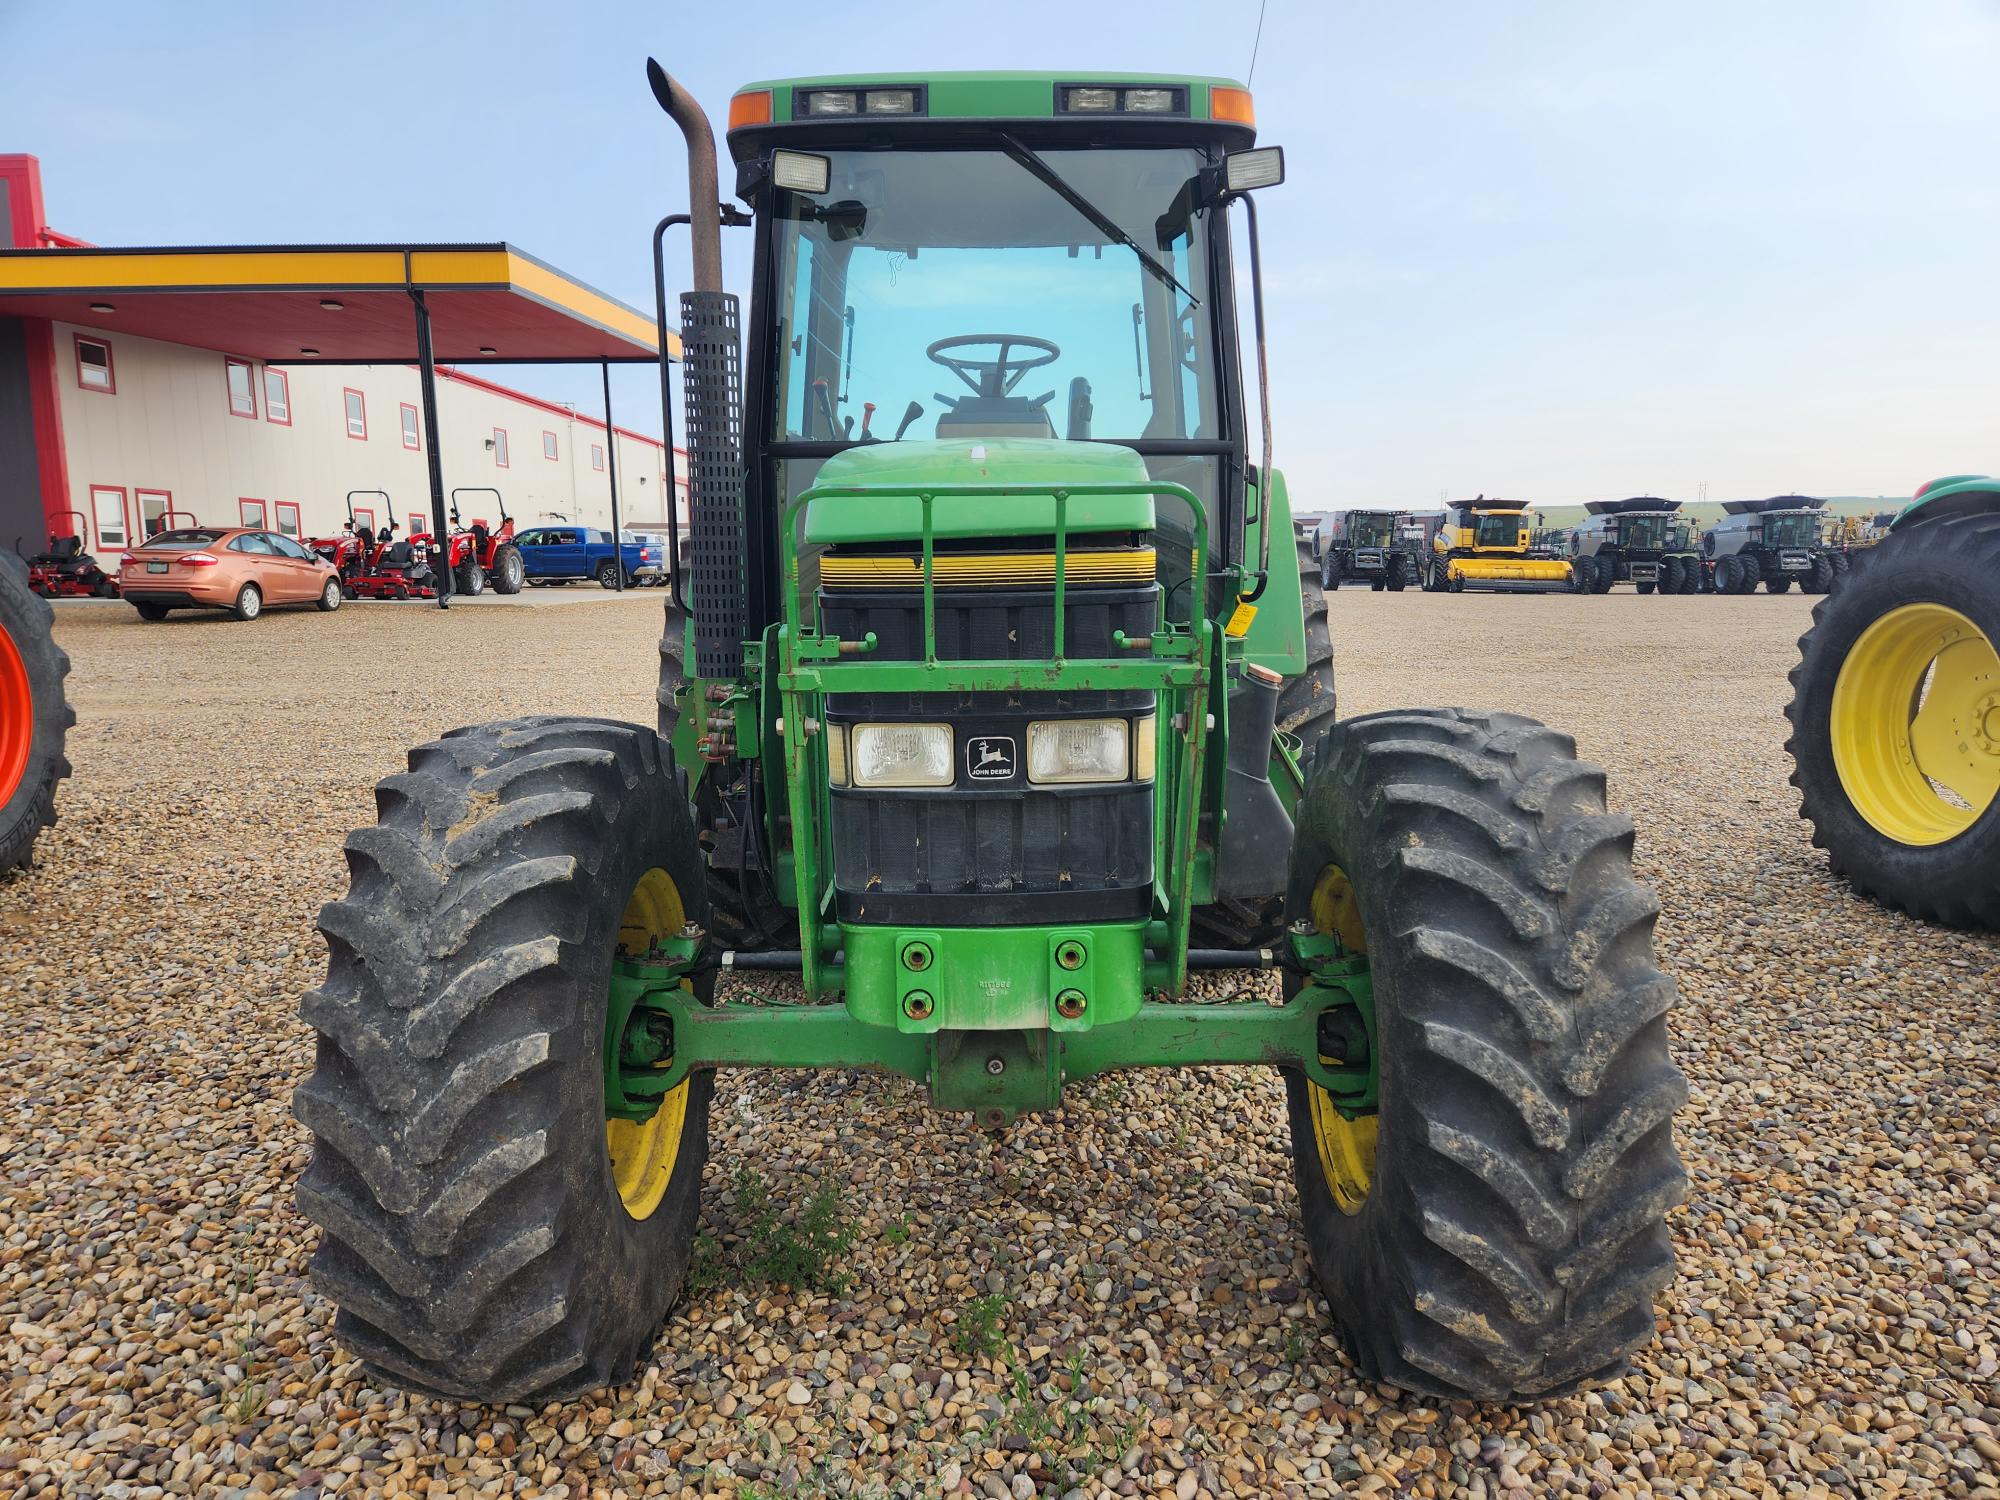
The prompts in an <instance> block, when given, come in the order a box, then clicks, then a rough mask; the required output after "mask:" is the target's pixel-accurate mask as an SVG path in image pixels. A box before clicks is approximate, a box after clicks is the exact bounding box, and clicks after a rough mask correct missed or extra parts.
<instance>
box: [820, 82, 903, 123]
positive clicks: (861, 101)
mask: <svg viewBox="0 0 2000 1500" xmlns="http://www.w3.org/2000/svg"><path fill="white" fill-rule="evenodd" d="M923 112H924V99H923V91H922V90H921V89H917V88H913V87H912V88H886V89H806V90H804V91H803V92H801V93H800V94H799V96H798V104H797V105H796V107H795V108H794V109H793V111H792V116H793V118H794V119H807V118H811V119H823V118H826V117H828V116H839V115H920V114H922V113H923Z"/></svg>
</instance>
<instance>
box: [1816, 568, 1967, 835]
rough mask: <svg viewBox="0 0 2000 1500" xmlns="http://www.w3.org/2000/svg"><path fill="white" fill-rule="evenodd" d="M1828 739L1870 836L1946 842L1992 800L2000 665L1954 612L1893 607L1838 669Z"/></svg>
mask: <svg viewBox="0 0 2000 1500" xmlns="http://www.w3.org/2000/svg"><path fill="white" fill-rule="evenodd" d="M1828 731H1829V735H1830V738H1831V740H1832V747H1833V766H1834V770H1835V772H1836V773H1837V774H1838V775H1839V777H1840V785H1841V788H1842V790H1844V791H1845V792H1846V793H1847V800H1848V801H1849V802H1851V803H1853V804H1854V810H1855V811H1856V812H1858V813H1860V814H1861V816H1862V817H1863V818H1864V819H1865V820H1866V821H1867V823H1868V825H1869V826H1870V827H1871V828H1873V829H1874V830H1875V831H1876V832H1877V833H1879V834H1881V835H1883V836H1884V837H1885V838H1890V839H1893V840H1895V841H1896V842H1897V843H1899V844H1910V845H1916V846H1924V845H1931V844H1942V843H1944V842H1946V841H1947V840H1949V839H1954V838H1956V837H1958V835H1960V834H1961V833H1964V832H1965V831H1966V830H1967V829H1968V828H1970V827H1972V825H1973V824H1974V823H1976V822H1978V821H1979V818H1980V816H1981V815H1982V814H1983V813H1984V812H1985V811H1986V810H1987V808H1989V807H1991V806H1992V805H1993V799H1994V797H1995V795H1996V794H2000V656H1996V655H1995V654H1994V649H1993V642H1991V641H1989V640H1988V639H1987V638H1986V636H1985V634H1984V632H1982V631H1981V630H1980V628H1979V627H1978V626H1977V625H1975V624H1973V623H1972V621H1970V620H1969V619H1967V618H1966V617H1965V616H1964V615H1962V614H1960V613H1959V612H1958V611H1957V610H1955V609H1950V608H1947V607H1946V606H1944V605H1942V604H1905V605H1902V606H1901V607H1899V608H1897V609H1892V610H1890V611H1889V612H1888V613H1887V614H1885V615H1883V616H1882V618H1880V619H1879V620H1877V621H1875V622H1874V623H1873V624H1872V625H1870V626H1869V627H1868V628H1867V629H1866V630H1864V631H1863V632H1862V633H1861V638H1860V639H1859V640H1857V641H1856V642H1855V643H1854V645H1853V648H1852V649H1851V650H1849V651H1848V653H1847V658H1846V660H1844V661H1843V662H1841V664H1840V675H1839V676H1838V677H1837V678H1836V679H1835V681H1834V685H1833V705H1832V710H1831V713H1830V715H1829V722H1828Z"/></svg>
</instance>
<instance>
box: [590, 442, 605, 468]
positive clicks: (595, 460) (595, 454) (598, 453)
mask: <svg viewBox="0 0 2000 1500" xmlns="http://www.w3.org/2000/svg"><path fill="white" fill-rule="evenodd" d="M590 466H591V468H593V469H595V470H597V472H598V473H600V474H602V473H603V472H604V445H603V444H602V443H592V444H591V445H590Z"/></svg>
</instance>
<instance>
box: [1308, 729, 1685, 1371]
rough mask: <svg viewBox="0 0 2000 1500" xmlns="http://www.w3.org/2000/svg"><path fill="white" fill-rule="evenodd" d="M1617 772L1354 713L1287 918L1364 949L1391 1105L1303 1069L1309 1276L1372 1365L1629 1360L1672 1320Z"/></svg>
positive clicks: (1658, 1100) (1634, 891)
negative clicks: (1373, 1102)
mask: <svg viewBox="0 0 2000 1500" xmlns="http://www.w3.org/2000/svg"><path fill="white" fill-rule="evenodd" d="M1631 847H1632V824H1631V822H1630V820H1629V819H1627V818H1625V817H1623V816H1620V815H1614V814H1610V813H1607V812H1606V810H1605V801H1604V777H1603V774H1602V773H1601V772H1600V771H1598V770H1597V769H1596V768H1595V767H1592V766H1589V765H1586V764H1584V763H1582V762H1580V761H1578V760H1577V759H1576V756H1575V751H1574V746H1573V744H1572V742H1571V741H1570V739H1569V738H1568V737H1567V736H1565V735H1561V734H1557V733H1555V732H1554V731H1552V730H1550V729H1547V728H1545V727H1544V726H1542V725H1541V724H1538V723H1536V722H1534V721H1533V720H1531V719H1525V718H1519V717H1515V716H1513V715H1506V714H1478V713H1467V712H1462V711H1459V710H1453V709H1436V710H1421V711H1415V712H1409V713H1387V714H1373V715H1367V716H1364V717H1362V718H1359V719H1350V720H1347V721H1345V722H1343V723H1342V724H1340V725H1339V726H1338V727H1337V728H1336V729H1335V731H1334V733H1333V735H1332V736H1331V737H1330V738H1329V739H1328V741H1327V744H1326V749H1325V753H1324V755H1323V756H1322V760H1321V765H1320V767H1319V769H1318V772H1317V773H1316V774H1315V775H1314V776H1313V778H1312V780H1311V782H1310V783H1309V784H1308V785H1307V788H1306V791H1305V794H1304V797H1303V798H1302V800H1301V803H1300V808H1299V825H1298V840H1297V844H1296V846H1295V849H1294V854H1293V865H1292V877H1291V888H1290V891H1289V894H1288V897H1287V915H1288V917H1290V918H1292V919H1293V920H1305V921H1308V922H1310V923H1311V925H1312V926H1313V927H1314V928H1316V929H1317V930H1320V931H1323V932H1333V933H1336V934H1339V935H1341V936H1342V937H1343V940H1344V941H1345V942H1346V943H1347V946H1348V947H1349V948H1350V949H1360V950H1362V951H1365V952H1366V954H1367V957H1368V960H1369V965H1370V975H1371V978H1372V981H1373V989H1374V1012H1375V1015H1374V1037H1373V1048H1374V1055H1375V1057H1376V1058H1377V1059H1378V1073H1379V1090H1378V1098H1379V1105H1378V1108H1377V1110H1376V1111H1375V1113H1373V1114H1372V1115H1362V1116H1360V1117H1359V1118H1358V1119H1356V1120H1354V1121H1352V1122H1349V1121H1347V1120H1344V1119H1343V1118H1342V1117H1341V1116H1340V1115H1339V1113H1338V1112H1337V1111H1336V1110H1335V1109H1334V1108H1333V1106H1332V1101H1331V1096H1329V1095H1327V1094H1325V1093H1324V1092H1322V1091H1320V1090H1319V1089H1318V1088H1317V1087H1316V1086H1315V1085H1312V1084H1309V1083H1307V1082H1306V1081H1305V1080H1304V1078H1303V1077H1302V1076H1301V1075H1299V1074H1296V1073H1291V1074H1288V1075H1287V1087H1288V1091H1289V1101H1290V1114H1291V1125H1292V1140H1293V1149H1292V1155H1293V1168H1294V1174H1295V1176H1296V1179H1297V1182H1298V1191H1299V1204H1300V1209H1301V1213H1302V1215H1303V1217H1304V1220H1305V1227H1306V1237H1307V1242H1308V1246H1309V1249H1310V1254H1311V1259H1312V1264H1313V1268H1314V1272H1315V1274H1316V1276H1317V1278H1318V1280H1319V1283H1320V1285H1321V1287H1322V1289H1323V1290H1324V1291H1325V1292H1326V1295H1327V1298H1328V1301H1329V1302H1330V1303H1331V1305H1332V1308H1333V1313H1334V1317H1335V1318H1336V1319H1337V1320H1338V1322H1339V1323H1340V1325H1341V1327H1342V1328H1343V1330H1344V1331H1345V1332H1346V1334H1347V1337H1348V1340H1349V1342H1350V1344H1351V1345H1352V1347H1353V1350H1354V1353H1355V1356H1356V1358H1357V1359H1358V1361H1359V1362H1360V1364H1361V1366H1362V1369H1363V1370H1364V1372H1365V1373H1367V1374H1368V1375H1370V1376H1373V1377H1376V1378H1380V1379H1383V1380H1386V1381H1389V1382H1391V1383H1393V1384H1395V1385H1398V1386H1401V1387H1402V1388H1404V1389H1406V1390H1411V1391H1418V1392H1422V1393H1425V1394H1428V1395H1433V1396H1441V1397H1447V1398H1470V1399H1477V1400H1487V1401H1521V1400H1536V1399H1541V1398H1543V1397H1547V1396H1551V1395H1555V1394H1557V1393H1560V1392H1562V1391H1565V1390H1570V1389H1574V1388H1576V1387H1579V1386H1582V1385H1586V1384H1590V1383H1593V1382H1596V1381H1600V1380H1604V1379H1607V1378H1609V1377H1611V1376H1613V1375H1615V1374H1617V1373H1618V1372H1619V1371H1620V1370H1621V1369H1623V1368H1624V1366H1625V1363H1626V1361H1627V1359H1628V1358H1629V1356H1630V1355H1631V1353H1632V1351H1633V1350H1634V1349H1635V1348H1637V1347H1638V1346H1640V1345H1642V1344H1644V1343H1645V1342H1647V1341H1648V1340H1649V1339H1650V1338H1651V1337H1652V1335H1653V1298H1654V1294H1655V1293H1656V1292H1657V1291H1658V1290H1659V1289H1660V1287H1661V1286H1662V1285H1663V1284H1665V1282H1666V1281H1667V1279H1668V1278H1669V1276H1670V1275H1671V1274H1672V1270H1673V1250H1672V1246H1671V1243H1670V1241H1669V1238H1668V1235H1667V1229H1666V1224H1665V1216H1666V1213H1667V1211H1668V1210H1669V1209H1671V1208H1672V1207H1673V1206H1674V1205H1675V1204H1676V1203H1678V1202H1679V1201H1680V1198H1681V1195H1682V1192H1683V1190H1684V1187H1685V1181H1686V1179H1685V1174H1684V1173H1683V1171H1682V1169H1681V1164H1680V1159H1679V1157H1678V1156H1677V1155H1676V1154H1675V1151H1674V1145H1673V1140H1672V1126H1671V1121H1672V1117H1673V1114H1674V1111H1675V1110H1676V1109H1678V1108H1679V1107H1680V1105H1681V1104H1682V1103H1683V1102H1684V1101H1685V1099H1686V1097H1687V1086H1686V1083H1685V1081H1684V1080H1683V1078H1682V1077H1681V1074H1680V1071H1679V1070H1678V1069H1677V1068H1676V1067H1675V1066H1674V1065H1673V1063H1672V1061H1671V1060H1670V1059H1669V1057H1668V1055H1667V1032H1666V1013H1667V1010H1668V1008H1669V1007H1670V1006H1671V1005H1672V1004H1673V1001H1674V986H1673V981H1672V980H1670V979H1668V978H1667V977H1666V976H1665V975H1664V974H1662V973H1661V972H1660V970H1659V969H1658V968H1657V967H1655V965H1654V962H1653V950H1652V931H1653V922H1654V918H1655V917H1656V915H1657V914H1658V911H1659V902H1658V900H1657V899H1656V898H1655V897H1654V896H1653V894H1652V893H1651V892H1650V891H1649V890H1647V889H1646V888H1644V887H1642V886H1640V885H1639V884H1637V883H1636V882H1635V881H1634V880H1633V878H1632V871H1631Z"/></svg>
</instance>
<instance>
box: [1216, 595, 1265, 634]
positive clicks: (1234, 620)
mask: <svg viewBox="0 0 2000 1500" xmlns="http://www.w3.org/2000/svg"><path fill="white" fill-rule="evenodd" d="M1256 618H1257V606H1256V605H1254V604H1251V603H1250V602H1248V601H1247V600H1244V599H1238V600H1237V601H1236V612H1235V613H1234V614H1232V615H1230V617H1229V623H1228V624H1227V625H1225V626H1223V627H1222V633H1223V634H1224V635H1226V636H1228V637H1230V638H1231V639H1232V640H1238V641H1240V640H1242V639H1243V637H1244V636H1246V635H1248V634H1249V633H1250V622H1251V621H1252V620H1254V619H1256Z"/></svg>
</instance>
